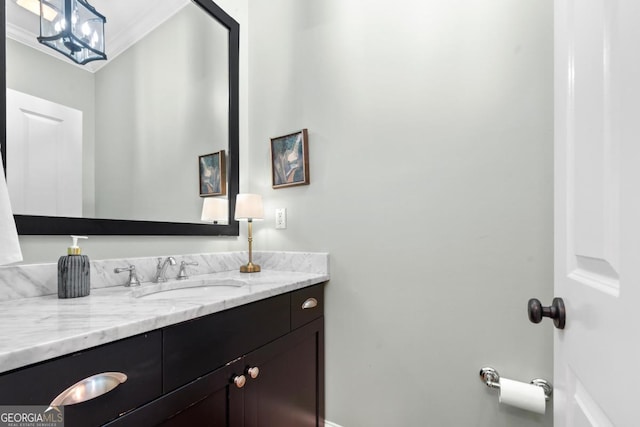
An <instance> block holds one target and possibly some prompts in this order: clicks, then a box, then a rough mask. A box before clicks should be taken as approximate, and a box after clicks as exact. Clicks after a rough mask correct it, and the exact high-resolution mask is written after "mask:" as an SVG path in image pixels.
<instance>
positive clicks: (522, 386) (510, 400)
mask: <svg viewBox="0 0 640 427" xmlns="http://www.w3.org/2000/svg"><path fill="white" fill-rule="evenodd" d="M499 402H500V403H504V404H505V405H510V406H515V407H516V408H521V409H524V410H526V411H532V412H536V413H538V414H544V411H545V409H546V400H545V397H544V390H543V389H542V387H538V386H537V385H533V384H527V383H522V382H520V381H513V380H510V379H508V378H500V399H499Z"/></svg>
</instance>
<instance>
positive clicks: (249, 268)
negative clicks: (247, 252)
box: [240, 262, 260, 273]
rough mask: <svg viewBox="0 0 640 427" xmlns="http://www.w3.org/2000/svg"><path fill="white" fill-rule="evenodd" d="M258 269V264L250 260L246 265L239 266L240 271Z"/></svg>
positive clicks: (247, 271)
mask: <svg viewBox="0 0 640 427" xmlns="http://www.w3.org/2000/svg"><path fill="white" fill-rule="evenodd" d="M259 271H260V266H259V265H257V264H254V263H252V262H250V263H249V264H247V265H241V266H240V273H257V272H259Z"/></svg>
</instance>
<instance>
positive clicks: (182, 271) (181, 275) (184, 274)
mask: <svg viewBox="0 0 640 427" xmlns="http://www.w3.org/2000/svg"><path fill="white" fill-rule="evenodd" d="M187 265H198V263H197V262H196V261H193V262H186V261H182V262H180V271H179V272H178V277H176V279H178V280H185V279H188V278H189V276H188V275H187Z"/></svg>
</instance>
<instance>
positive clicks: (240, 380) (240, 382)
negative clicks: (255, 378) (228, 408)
mask: <svg viewBox="0 0 640 427" xmlns="http://www.w3.org/2000/svg"><path fill="white" fill-rule="evenodd" d="M233 383H234V384H235V385H236V387H238V388H242V387H244V385H245V384H246V383H247V378H246V377H245V376H244V375H236V376H235V377H233Z"/></svg>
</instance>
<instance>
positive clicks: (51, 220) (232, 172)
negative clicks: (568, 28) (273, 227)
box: [0, 0, 240, 236]
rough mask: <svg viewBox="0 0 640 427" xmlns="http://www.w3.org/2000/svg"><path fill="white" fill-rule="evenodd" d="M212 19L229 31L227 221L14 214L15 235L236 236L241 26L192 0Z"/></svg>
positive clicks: (1, 117) (2, 46)
mask: <svg viewBox="0 0 640 427" xmlns="http://www.w3.org/2000/svg"><path fill="white" fill-rule="evenodd" d="M5 1H6V0H0V31H2V43H0V69H1V77H0V80H1V83H2V86H3V87H5V88H6V87H7V82H6V80H7V79H6V65H7V62H6V4H5ZM192 1H193V2H194V3H195V4H197V5H198V6H200V7H201V8H202V9H203V10H204V11H205V12H206V13H208V14H209V15H211V17H212V18H214V19H215V20H217V21H218V22H219V23H220V24H222V25H223V26H224V27H226V28H227V29H228V30H229V151H228V153H229V157H228V163H227V167H228V173H229V183H228V199H229V224H228V225H211V224H196V223H193V224H192V223H178V222H161V221H131V220H115V219H98V218H65V217H50V216H33V215H14V218H15V221H16V227H17V229H18V234H21V235H63V234H87V235H129V236H133V235H137V236H144V235H147V236H238V235H239V230H240V227H239V223H238V222H237V221H235V220H234V219H233V218H234V213H235V201H236V195H237V194H238V191H239V187H240V182H239V181H240V142H239V141H240V119H239V115H240V108H239V106H240V103H239V96H240V94H239V80H240V65H239V62H240V61H239V56H240V52H239V51H240V25H239V24H238V22H236V21H235V20H234V19H233V18H232V17H231V16H229V14H227V13H226V12H225V11H224V10H223V9H222V8H220V6H218V5H217V4H215V3H214V2H213V0H192ZM6 97H7V93H6V90H4V91H2V93H1V95H0V104H1V105H2V106H1V111H0V126H1V127H2V133H1V134H0V135H2V141H0V146H1V147H0V151H1V153H2V163H3V166H4V169H5V173H6V165H7V163H6V148H5V144H6V140H7V128H6V125H7V108H6V107H7V99H6Z"/></svg>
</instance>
